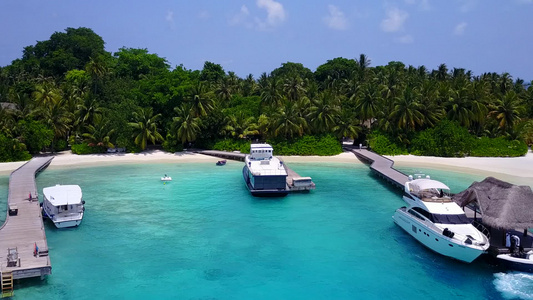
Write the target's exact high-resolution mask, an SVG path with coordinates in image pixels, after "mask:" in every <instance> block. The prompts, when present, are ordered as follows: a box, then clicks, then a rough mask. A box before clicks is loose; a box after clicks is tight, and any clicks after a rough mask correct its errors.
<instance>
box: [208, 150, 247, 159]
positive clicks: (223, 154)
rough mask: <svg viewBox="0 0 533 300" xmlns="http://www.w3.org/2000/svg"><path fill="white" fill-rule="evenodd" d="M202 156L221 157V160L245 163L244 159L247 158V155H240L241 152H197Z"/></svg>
mask: <svg viewBox="0 0 533 300" xmlns="http://www.w3.org/2000/svg"><path fill="white" fill-rule="evenodd" d="M197 152H198V153H200V154H205V155H210V156H215V157H220V158H226V159H232V160H238V161H244V158H245V157H246V154H244V153H240V152H228V151H218V150H199V151H197Z"/></svg>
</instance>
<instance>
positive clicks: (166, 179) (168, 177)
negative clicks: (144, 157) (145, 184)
mask: <svg viewBox="0 0 533 300" xmlns="http://www.w3.org/2000/svg"><path fill="white" fill-rule="evenodd" d="M161 181H172V177H170V176H167V174H165V176H164V177H161Z"/></svg>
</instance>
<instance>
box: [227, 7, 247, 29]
mask: <svg viewBox="0 0 533 300" xmlns="http://www.w3.org/2000/svg"><path fill="white" fill-rule="evenodd" d="M249 15H250V11H249V10H248V7H246V5H243V6H241V9H240V11H239V13H237V14H236V15H234V16H233V17H232V18H231V19H230V20H229V24H230V25H239V24H244V25H245V26H247V27H250V26H251V24H250V22H248V16H249Z"/></svg>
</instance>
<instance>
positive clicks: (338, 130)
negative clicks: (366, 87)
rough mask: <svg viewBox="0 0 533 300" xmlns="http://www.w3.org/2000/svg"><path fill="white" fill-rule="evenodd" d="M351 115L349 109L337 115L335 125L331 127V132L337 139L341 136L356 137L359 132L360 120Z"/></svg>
mask: <svg viewBox="0 0 533 300" xmlns="http://www.w3.org/2000/svg"><path fill="white" fill-rule="evenodd" d="M353 116H354V114H353V113H352V112H351V111H349V110H343V111H342V112H341V113H340V114H339V115H338V116H337V120H336V122H335V123H336V126H335V127H334V128H333V132H334V133H335V135H336V136H337V138H338V139H339V141H340V140H342V139H343V138H350V139H356V138H357V137H358V136H359V133H361V131H362V128H361V125H360V122H359V120H358V119H356V118H354V117H353Z"/></svg>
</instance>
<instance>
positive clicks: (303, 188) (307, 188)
mask: <svg viewBox="0 0 533 300" xmlns="http://www.w3.org/2000/svg"><path fill="white" fill-rule="evenodd" d="M281 161H283V160H281ZM283 166H284V167H285V171H287V186H288V187H289V190H291V192H305V191H310V190H314V189H315V188H316V185H315V183H314V182H312V181H311V184H310V185H308V186H295V185H294V184H293V182H294V181H293V180H294V178H301V177H302V176H300V174H298V173H296V172H295V171H294V170H293V169H291V168H289V166H288V165H287V164H286V163H285V162H283Z"/></svg>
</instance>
